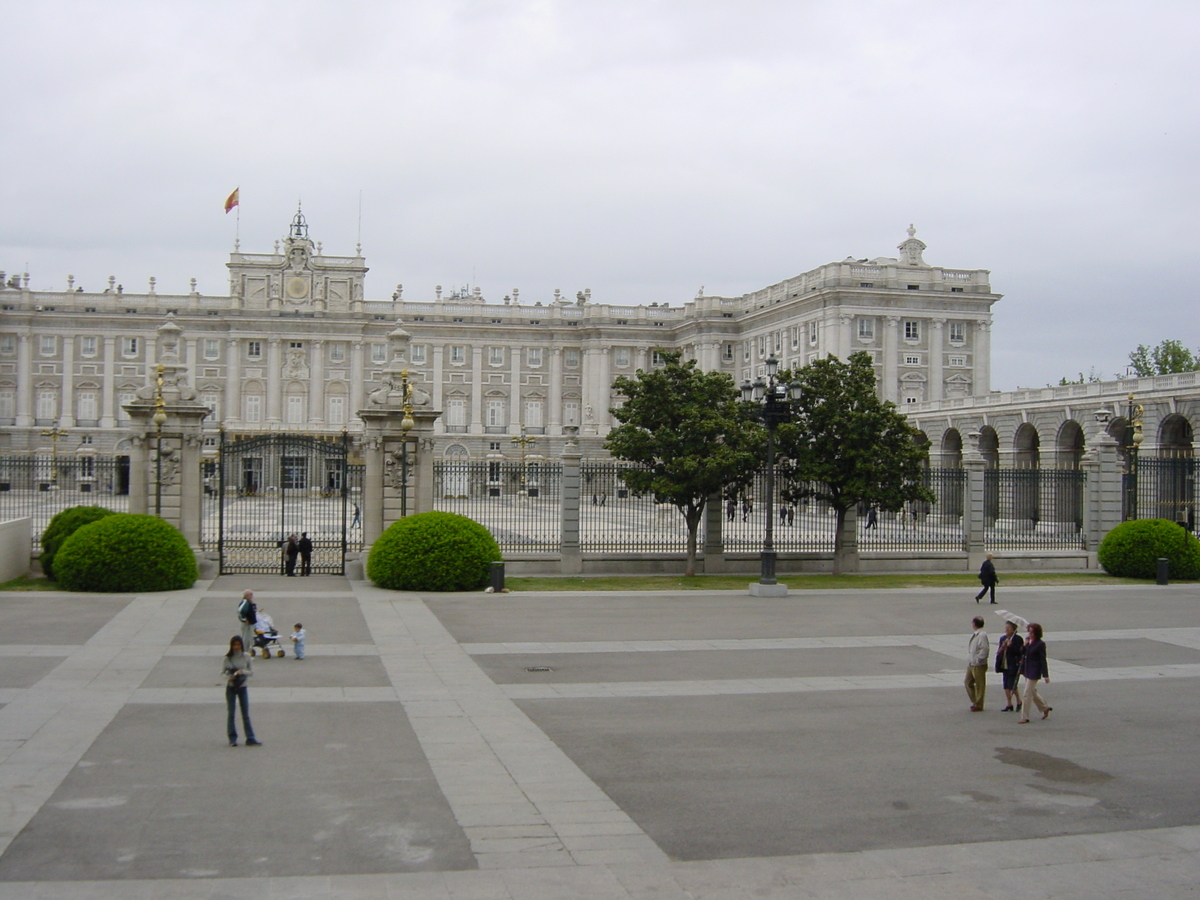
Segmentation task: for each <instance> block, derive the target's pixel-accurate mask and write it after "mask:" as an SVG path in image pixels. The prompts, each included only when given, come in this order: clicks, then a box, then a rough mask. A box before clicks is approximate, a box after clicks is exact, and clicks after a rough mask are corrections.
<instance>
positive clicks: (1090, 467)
mask: <svg viewBox="0 0 1200 900" xmlns="http://www.w3.org/2000/svg"><path fill="white" fill-rule="evenodd" d="M1112 415H1113V414H1112V412H1110V411H1109V410H1107V409H1101V410H1098V411H1097V412H1096V413H1095V415H1094V416H1093V420H1094V422H1095V428H1096V432H1095V434H1094V435H1093V436H1092V439H1091V441H1090V442H1089V445H1088V449H1087V451H1086V452H1085V453H1084V454H1083V460H1082V462H1081V465H1082V467H1083V470H1084V471H1085V472H1087V473H1088V476H1087V478H1088V480H1087V488H1086V491H1087V495H1086V498H1085V502H1084V523H1083V527H1084V535H1085V539H1086V544H1085V547H1086V549H1087V550H1088V551H1089V553H1088V565H1089V566H1097V565H1099V562H1098V561H1097V560H1096V558H1095V554H1096V551H1097V550H1098V549H1099V547H1100V542H1101V541H1102V540H1104V536H1105V535H1106V534H1108V533H1109V532H1110V531H1112V530H1113V529H1114V528H1116V527H1117V526H1118V525H1119V524H1121V514H1122V512H1123V510H1122V499H1123V498H1122V490H1121V489H1122V472H1121V468H1122V467H1121V453H1120V448H1119V447H1118V446H1117V441H1116V439H1115V438H1114V437H1113V436H1112V435H1111V434H1109V433H1108V423H1109V422H1110V421H1111V420H1112Z"/></svg>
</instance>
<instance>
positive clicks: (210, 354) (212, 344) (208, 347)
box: [204, 339, 221, 359]
mask: <svg viewBox="0 0 1200 900" xmlns="http://www.w3.org/2000/svg"><path fill="white" fill-rule="evenodd" d="M220 355H221V342H220V341H214V340H209V339H206V340H205V341H204V358H205V359H216V358H217V357H218V356H220Z"/></svg>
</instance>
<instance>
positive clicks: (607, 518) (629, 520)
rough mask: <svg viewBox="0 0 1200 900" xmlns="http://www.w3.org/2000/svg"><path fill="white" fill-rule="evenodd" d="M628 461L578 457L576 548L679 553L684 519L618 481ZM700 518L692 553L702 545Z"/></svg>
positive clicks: (668, 506)
mask: <svg viewBox="0 0 1200 900" xmlns="http://www.w3.org/2000/svg"><path fill="white" fill-rule="evenodd" d="M634 468H636V467H635V466H632V465H630V464H629V463H620V462H615V461H612V460H584V461H583V462H582V463H581V465H580V468H579V476H580V495H581V496H580V501H579V549H580V550H581V551H582V552H584V553H605V552H609V553H638V552H647V553H685V552H686V551H687V522H686V521H685V520H684V518H683V515H682V514H681V513H680V512H679V510H678V509H677V508H676V507H675V506H673V505H672V504H670V503H659V502H658V501H657V500H656V499H655V497H654V496H653V495H651V494H638V493H635V492H634V491H632V490H630V489H629V488H628V487H627V486H626V484H625V482H624V481H622V480H621V472H622V471H624V470H628V469H634ZM704 533H705V531H704V522H703V520H701V522H700V524H699V525H698V526H697V529H696V552H697V553H698V554H702V553H703V550H704Z"/></svg>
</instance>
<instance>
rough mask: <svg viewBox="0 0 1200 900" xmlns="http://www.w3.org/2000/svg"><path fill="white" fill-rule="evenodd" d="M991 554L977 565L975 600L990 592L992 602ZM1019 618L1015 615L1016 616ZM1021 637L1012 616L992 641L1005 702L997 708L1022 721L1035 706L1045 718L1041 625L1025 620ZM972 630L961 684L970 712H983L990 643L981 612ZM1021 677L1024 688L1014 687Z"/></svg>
mask: <svg viewBox="0 0 1200 900" xmlns="http://www.w3.org/2000/svg"><path fill="white" fill-rule="evenodd" d="M993 559H994V558H993V556H992V554H990V553H989V554H987V558H986V559H985V560H984V562H983V565H982V566H981V567H980V569H979V581H980V583H981V584H982V585H983V590H981V591H980V592H979V593H978V594H976V595H975V602H976V603H978V602H979V601H980V600H981V599H983V595H984V594H986V593H988V592H989V591H990V592H991V601H990V602H991V603H995V602H996V585H997V584H998V583H999V581H1000V579H999V578H997V577H996V565H995V563H994V562H993ZM1003 614H1004V612H1003V610H1001V615H1003ZM1018 618H1019V617H1018ZM1020 621H1021V622H1024V624H1025V637H1024V638H1022V637H1021V635H1019V634H1017V631H1018V628H1019V626H1018V624H1017V621H1015V620H1014V619H1009V620H1008V621H1006V622H1005V623H1004V636H1003V637H1002V638H1000V641H999V643H998V644H997V645H996V657H995V661H994V666H995V670H996V671H997V672H998V673H999V674H1000V677H1001V679H1002V683H1003V686H1004V699H1005V701H1006V702H1007V705H1006V706H1005V707H1004V708H1003V709H1002V710H1001V712H1018V713H1020V714H1021V718H1019V719H1018V720H1017V724H1019V725H1024V724H1025V723H1027V722H1028V721H1029V712H1030V710H1031V709H1037V710H1038V712H1040V713H1041V714H1042V718H1043V719H1045V718H1046V717H1047V716H1049V715H1050V713H1051V712H1052V711H1053V710H1054V707H1052V706H1047V705H1046V703H1045V701H1043V700H1042V697H1041V695H1040V694H1039V693H1038V682H1043V681H1044V682H1045V683H1046V684H1049V683H1050V668H1049V666H1048V665H1047V662H1046V642H1045V640H1044V639H1043V632H1042V626H1041V625H1040V624H1039V623H1037V622H1025V620H1024V619H1021V620H1020ZM971 625H972V628H973V630H972V632H971V635H970V637H969V638H967V677H966V680H965V681H964V685H965V686H966V689H967V697H968V698H969V699H970V701H971V712H983V703H984V699H985V692H986V689H987V670H988V665H989V662H990V661H991V643H990V641H989V640H988V635H987V632H986V631H985V630H984V621H983V617H982V616H976V617H975V618H974V619H972V620H971ZM1021 678H1024V679H1025V685H1024V691H1019V690H1018V683H1019V679H1021Z"/></svg>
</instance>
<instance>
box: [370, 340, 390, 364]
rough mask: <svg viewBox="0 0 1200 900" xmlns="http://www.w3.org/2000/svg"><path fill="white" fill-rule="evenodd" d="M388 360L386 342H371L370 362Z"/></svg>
mask: <svg viewBox="0 0 1200 900" xmlns="http://www.w3.org/2000/svg"><path fill="white" fill-rule="evenodd" d="M387 360H388V345H387V344H372V345H371V362H373V363H378V364H383V363H385V362H387Z"/></svg>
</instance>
